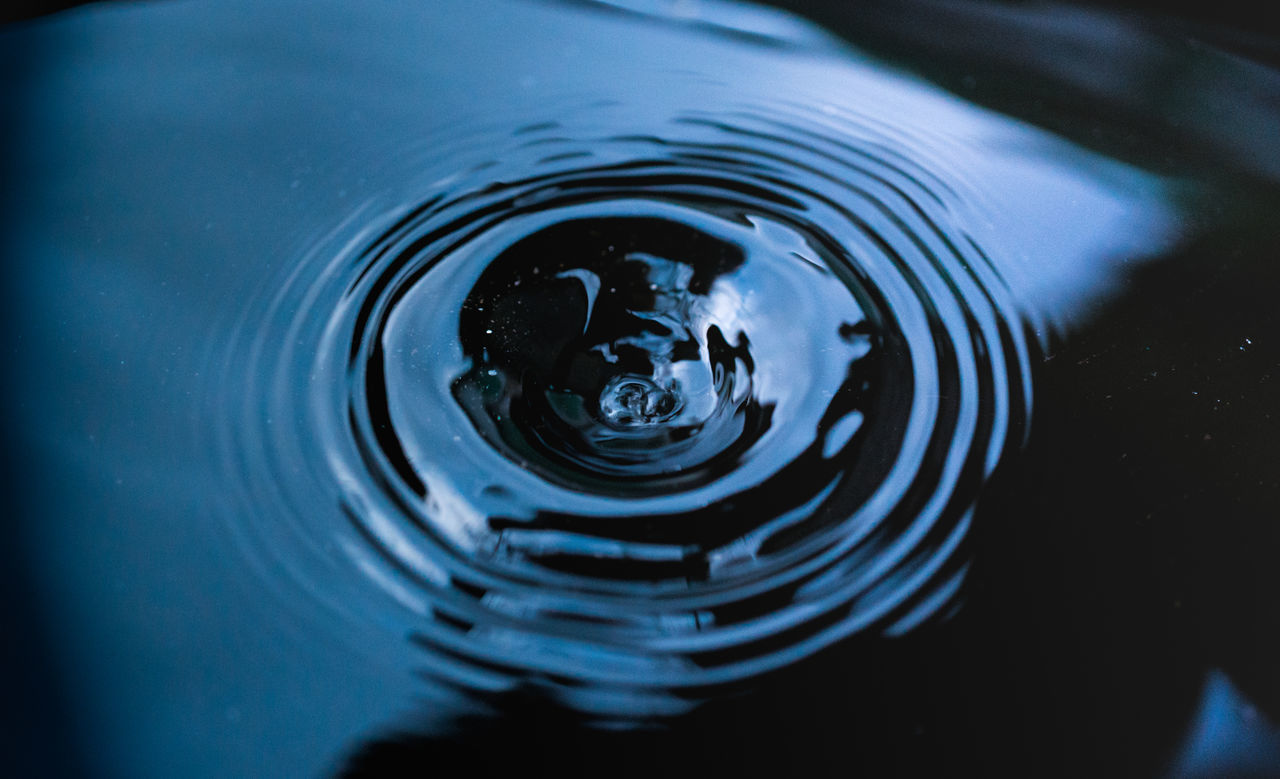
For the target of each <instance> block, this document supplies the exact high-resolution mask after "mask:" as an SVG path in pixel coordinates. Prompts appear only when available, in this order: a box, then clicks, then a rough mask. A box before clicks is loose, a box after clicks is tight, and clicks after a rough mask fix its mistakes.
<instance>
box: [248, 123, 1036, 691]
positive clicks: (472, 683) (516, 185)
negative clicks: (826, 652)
mask: <svg viewBox="0 0 1280 779" xmlns="http://www.w3.org/2000/svg"><path fill="white" fill-rule="evenodd" d="M629 123H630V124H632V125H636V126H640V127H642V128H643V129H644V131H643V132H638V133H636V134H631V135H619V134H617V133H610V132H607V131H605V130H604V129H603V128H609V127H618V126H628V124H629ZM458 135H459V136H463V137H464V142H462V143H456V144H454V145H453V146H451V147H449V148H444V149H441V150H440V151H439V153H438V154H437V155H436V157H435V159H434V160H423V161H421V164H420V168H419V172H417V173H415V174H414V175H413V176H411V178H412V179H413V181H415V182H418V183H414V184H413V185H411V186H409V187H408V191H406V192H400V193H396V194H395V195H394V196H388V198H387V199H388V200H389V201H390V202H387V203H373V204H371V205H369V206H368V207H366V208H365V209H363V210H361V211H360V213H358V214H356V215H355V216H353V217H352V221H351V223H350V224H349V225H347V226H345V227H344V228H343V229H342V230H340V231H339V232H338V233H337V234H336V235H337V236H338V237H336V238H334V239H333V240H331V241H326V242H324V243H323V244H322V246H321V247H320V248H318V249H316V250H315V251H314V252H313V253H312V254H311V255H310V256H309V257H308V259H307V260H306V261H304V262H302V263H300V264H299V266H298V267H297V268H295V269H293V271H292V274H291V276H290V278H289V279H288V280H287V281H286V283H285V284H284V285H283V288H282V290H281V291H280V292H279V293H278V294H276V295H275V296H274V297H273V298H272V300H271V301H270V303H269V306H268V308H269V310H268V311H267V312H266V313H265V316H266V317H267V318H269V319H272V320H274V321H278V322H284V323H287V327H286V334H285V337H284V338H282V339H273V340H269V339H266V338H263V337H262V336H256V337H252V338H250V341H251V342H250V343H248V344H247V345H245V346H244V349H243V350H241V351H240V352H238V356H237V359H244V360H247V364H248V366H249V367H248V368H247V369H246V370H247V371H248V373H249V374H250V376H251V377H252V378H253V379H254V380H253V381H251V382H249V383H248V386H247V388H246V398H252V399H253V400H249V401H248V402H247V403H246V405H245V406H244V408H242V409H241V417H240V419H239V424H238V429H239V433H238V434H237V435H238V437H237V438H235V439H234V440H233V441H231V442H230V443H229V444H228V446H229V448H230V449H233V450H238V451H239V454H238V455H237V458H238V459H239V461H240V462H241V464H242V465H243V467H244V470H245V472H251V473H253V474H254V475H253V476H252V477H251V478H250V481H251V482H253V484H255V485H256V486H255V487H252V488H251V492H252V493H253V494H252V495H251V496H250V499H251V500H253V501H254V504H255V506H257V507H258V509H259V510H260V513H261V509H262V507H263V506H264V505H265V506H267V507H268V508H269V507H270V506H272V505H274V506H275V508H276V509H277V511H275V512H272V513H273V514H278V515H280V516H286V517H292V518H293V519H290V520H287V521H290V522H294V523H296V525H297V527H298V528H299V531H298V535H300V536H310V537H311V538H312V539H313V541H312V543H315V544H320V543H322V542H321V541H319V540H314V539H317V538H319V537H324V538H327V539H332V538H338V539H339V542H338V543H337V544H336V546H337V547H338V548H340V549H341V550H342V552H341V555H339V556H340V557H343V558H344V559H346V560H347V574H346V582H347V583H346V584H345V585H344V587H345V588H346V589H348V590H360V591H362V592H366V593H371V594H372V595H373V599H374V601H376V600H377V599H378V598H383V599H386V603H388V604H390V603H395V604H399V607H403V608H400V612H399V613H403V614H406V615H407V618H403V619H390V618H386V619H382V620H381V621H382V622H384V623H389V624H393V625H395V626H397V628H396V629H400V628H401V627H403V629H405V630H407V631H408V632H409V633H410V635H411V638H412V641H413V642H414V643H415V644H416V645H417V646H419V647H421V648H422V649H424V650H425V651H426V652H427V653H428V654H427V657H428V658H429V662H427V663H426V666H427V667H426V673H427V674H428V675H430V676H432V677H434V678H437V679H443V680H446V681H448V682H450V683H452V684H454V685H457V686H459V687H461V688H463V689H466V690H471V691H477V692H479V691H484V692H494V691H501V690H504V689H511V688H512V687H514V686H517V685H528V684H533V685H539V686H542V687H544V688H545V689H546V690H548V691H549V692H550V693H551V694H553V695H554V696H555V697H557V698H559V699H560V700H562V701H563V702H565V703H566V704H568V705H570V706H573V707H576V708H579V709H583V710H588V711H595V712H601V713H609V714H615V715H616V714H629V715H639V716H644V715H647V714H661V713H664V712H673V711H678V710H680V709H681V708H682V707H683V706H685V705H687V703H688V701H691V700H695V699H697V698H699V697H700V696H703V695H705V694H707V693H708V691H709V690H712V689H714V688H716V687H718V686H721V685H725V684H730V683H734V682H738V681H740V680H743V679H746V678H749V677H753V676H756V675H758V674H761V673H764V672H767V671H769V670H771V669H776V668H779V667H781V666H784V665H787V664H789V663H792V662H794V661H796V660H798V659H800V658H802V657H804V656H806V655H809V654H811V653H813V652H814V651H816V650H818V649H819V648H821V647H824V646H827V645H829V644H831V643H832V642H835V641H837V640H839V639H841V638H843V637H846V636H849V635H852V634H855V633H860V632H888V633H897V632H902V631H905V630H909V629H911V628H912V627H914V626H916V625H918V624H920V623H921V622H923V621H925V620H927V619H929V618H930V617H932V616H934V615H936V614H939V613H941V612H942V611H943V610H944V608H945V607H946V606H947V604H948V603H949V602H950V601H951V600H952V598H953V596H954V595H955V593H956V591H957V589H958V587H959V584H960V582H961V579H962V577H963V573H964V570H965V566H966V563H967V557H966V555H965V554H964V553H963V551H962V550H961V546H962V544H963V541H964V539H965V536H966V532H967V529H968V525H969V522H970V516H971V514H972V510H973V506H974V501H975V499H976V497H977V494H978V491H979V489H980V488H981V486H982V484H983V482H984V480H985V479H986V478H987V477H988V476H989V475H990V473H991V472H992V470H993V469H994V468H995V466H996V464H997V463H998V461H999V459H1000V457H1001V456H1002V453H1003V452H1004V450H1005V448H1006V446H1007V445H1008V444H1009V443H1010V442H1016V441H1018V440H1019V438H1020V436H1021V435H1022V434H1023V430H1024V428H1025V421H1026V418H1027V415H1028V413H1029V408H1030V384H1029V380H1028V365H1029V359H1028V345H1027V339H1026V338H1025V336H1024V333H1023V330H1022V325H1021V324H1020V320H1019V317H1018V315H1017V313H1016V311H1015V308H1014V306H1013V305H1012V303H1011V301H1010V298H1009V293H1008V291H1007V289H1006V288H1005V286H1004V284H1003V283H1002V281H1001V280H1000V277H999V275H998V273H997V271H996V270H995V268H994V267H993V265H992V263H991V262H990V261H989V260H988V259H987V257H986V256H985V255H984V254H983V250H982V249H981V248H980V247H979V245H978V243H977V242H976V241H975V240H974V239H973V238H972V237H971V236H970V234H969V232H967V231H966V229H965V218H966V217H965V214H966V213H968V211H967V210H966V209H968V208H969V206H968V204H966V203H965V202H964V199H963V197H962V195H961V194H959V193H960V192H962V191H963V186H962V185H961V183H960V182H959V181H957V180H956V177H955V176H954V175H953V174H951V173H949V172H948V171H945V170H940V169H938V168H936V167H927V166H926V165H925V164H924V163H922V162H919V161H918V160H928V159H929V155H928V154H926V153H916V152H919V151H921V150H922V149H924V148H926V147H927V143H925V142H922V141H921V140H920V139H919V138H917V137H908V136H907V135H906V134H905V133H903V132H901V131H897V130H894V129H893V128H891V127H887V126H885V125H883V124H881V123H879V122H875V121H872V120H870V119H868V118H866V117H861V116H859V115H857V114H854V113H850V112H835V111H826V112H820V111H810V110H807V109H804V108H801V107H797V106H794V105H770V106H768V107H762V108H759V109H741V110H737V111H734V112H731V113H715V114H712V113H710V112H699V111H687V112H683V113H679V114H677V115H674V116H672V117H671V118H669V119H661V118H659V119H654V118H653V117H648V118H646V119H645V120H643V121H638V120H636V118H635V117H634V116H632V115H629V114H628V109H627V107H626V106H620V105H616V104H595V105H592V106H589V107H587V108H583V109H579V110H578V111H576V112H563V111H562V112H559V113H558V114H557V121H556V122H547V123H544V124H536V125H526V126H523V127H520V128H516V129H505V128H497V129H494V128H489V129H485V130H476V131H474V132H473V133H459V134H458ZM406 204H407V205H406ZM339 244H340V245H339ZM259 329H260V328H259ZM244 330H245V332H253V331H254V328H253V326H252V323H249V324H248V325H246V326H245V328H244ZM263 399H265V400H263ZM267 425H270V426H271V429H270V430H266V429H265V428H266V426H267ZM246 438H248V439H250V440H249V443H248V445H246ZM285 463H294V464H296V463H303V464H304V465H303V466H296V465H294V466H293V467H291V468H286V467H285V466H284V464H285ZM316 490H319V491H321V492H330V493H332V494H333V495H334V496H335V498H336V499H337V502H338V504H339V507H340V509H341V512H342V514H341V515H342V516H344V517H345V518H346V522H347V523H348V526H347V527H346V528H345V529H342V530H339V529H336V528H333V527H328V526H326V525H325V524H324V523H325V522H328V521H329V520H328V519H319V518H315V517H305V518H303V517H301V514H302V513H303V512H302V511H301V510H300V509H299V506H300V505H301V504H302V503H303V502H304V500H303V499H302V498H301V497H299V496H300V495H301V493H303V492H307V491H312V492H314V491H316ZM268 493H269V494H268ZM312 513H314V512H312ZM335 567H336V566H335ZM399 607H398V608H399ZM387 608H388V609H390V608H391V607H390V606H388V607H387Z"/></svg>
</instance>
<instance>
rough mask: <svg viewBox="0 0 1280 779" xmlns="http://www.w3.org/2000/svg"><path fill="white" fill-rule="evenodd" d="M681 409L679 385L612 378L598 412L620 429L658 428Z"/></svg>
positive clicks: (643, 378) (644, 378)
mask: <svg viewBox="0 0 1280 779" xmlns="http://www.w3.org/2000/svg"><path fill="white" fill-rule="evenodd" d="M683 405H684V400H683V399H682V398H681V396H680V385H679V383H678V382H675V381H672V382H670V383H668V384H659V383H658V382H657V381H656V380H655V379H653V378H651V377H649V376H637V375H635V374H627V375H624V376H615V377H614V378H612V379H610V380H609V383H608V384H606V385H605V387H604V392H602V393H601V394H600V412H601V413H602V414H603V415H604V419H605V421H606V422H608V423H609V424H611V425H615V426H617V427H619V428H623V429H626V428H630V427H642V426H646V425H658V424H662V423H663V422H666V421H668V420H670V419H671V418H672V417H673V416H675V415H676V414H677V413H679V411H680V408H681V407H682V406H683Z"/></svg>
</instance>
